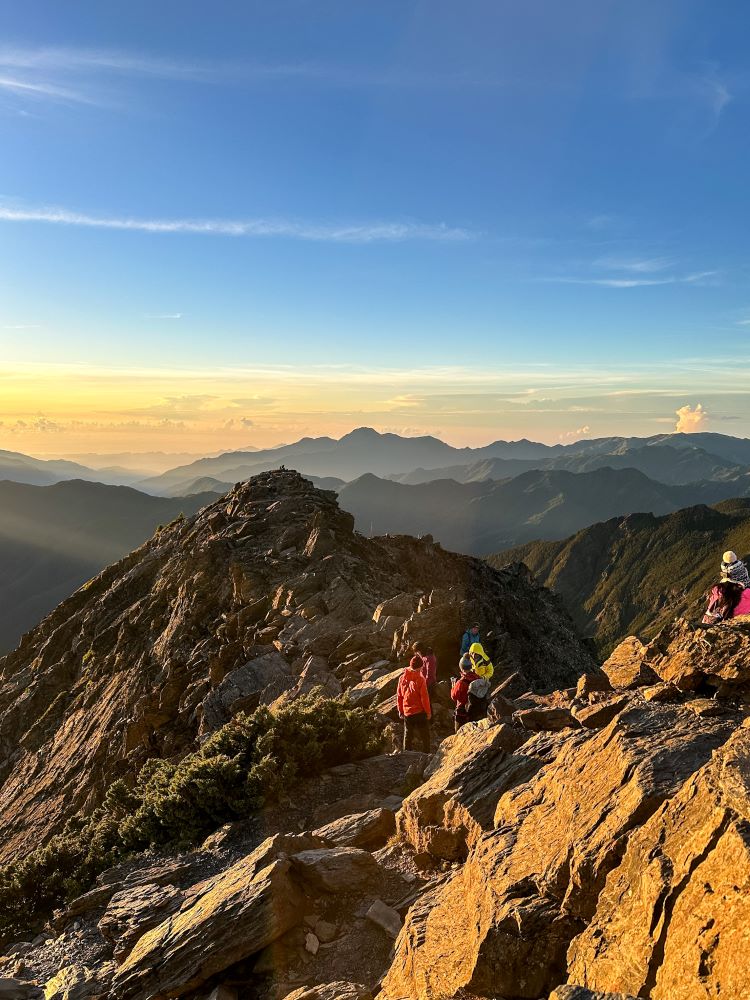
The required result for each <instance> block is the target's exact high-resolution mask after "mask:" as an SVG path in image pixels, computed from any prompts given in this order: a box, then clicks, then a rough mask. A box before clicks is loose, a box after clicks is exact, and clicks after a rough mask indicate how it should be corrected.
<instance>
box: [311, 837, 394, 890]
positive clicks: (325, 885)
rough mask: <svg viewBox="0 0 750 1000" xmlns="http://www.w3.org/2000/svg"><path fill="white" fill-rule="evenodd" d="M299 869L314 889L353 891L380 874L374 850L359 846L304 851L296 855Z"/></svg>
mask: <svg viewBox="0 0 750 1000" xmlns="http://www.w3.org/2000/svg"><path fill="white" fill-rule="evenodd" d="M292 864H293V865H294V869H295V872H296V873H297V874H298V875H299V876H300V878H301V879H302V880H303V881H304V882H305V883H306V884H307V885H309V886H310V887H311V888H312V889H314V890H316V891H322V892H352V891H353V890H355V889H360V888H361V887H362V885H363V884H365V883H367V882H368V881H370V880H371V879H373V878H374V877H375V876H376V875H377V874H378V870H379V869H378V863H377V861H376V860H375V858H373V856H372V854H369V853H368V852H367V851H361V850H359V849H358V848H356V847H334V848H331V849H330V850H329V849H325V848H324V849H318V850H310V851H301V852H300V853H299V854H296V855H295V856H294V858H293V859H292Z"/></svg>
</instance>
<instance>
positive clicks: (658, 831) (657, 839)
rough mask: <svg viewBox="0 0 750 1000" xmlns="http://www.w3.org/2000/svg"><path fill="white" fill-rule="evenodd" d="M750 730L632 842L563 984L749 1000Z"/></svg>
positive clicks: (691, 999)
mask: <svg viewBox="0 0 750 1000" xmlns="http://www.w3.org/2000/svg"><path fill="white" fill-rule="evenodd" d="M749 923H750V729H748V728H745V727H743V728H742V729H740V730H738V731H737V732H736V733H735V734H734V735H733V736H732V738H731V739H730V740H729V741H728V742H727V744H726V745H725V746H724V747H723V748H722V749H721V750H720V751H718V752H717V753H716V754H715V756H714V759H713V760H712V761H710V763H708V764H706V766H705V767H703V768H702V769H701V770H700V771H698V773H697V774H695V775H694V776H693V777H692V778H691V779H690V780H689V781H688V782H687V783H686V784H685V786H684V787H683V788H682V789H681V790H680V791H679V792H678V793H677V795H675V796H674V798H672V799H671V800H670V801H667V802H665V803H664V805H663V806H662V807H661V808H660V809H659V810H658V811H657V812H656V813H655V814H654V815H653V816H652V817H651V818H650V819H649V821H648V822H647V823H645V824H644V825H643V826H642V827H641V829H640V830H638V831H637V832H636V833H634V834H633V836H632V837H631V838H630V841H629V843H628V848H627V851H626V852H625V856H624V857H623V860H622V863H621V864H620V865H619V867H618V868H617V869H616V870H615V871H614V872H612V874H611V875H610V877H609V878H608V879H607V883H606V886H605V888H604V891H603V892H602V894H601V898H600V900H599V903H598V906H597V909H596V914H595V916H594V918H593V919H592V921H591V923H590V924H589V926H588V927H587V929H586V930H585V931H584V933H583V934H581V935H580V937H578V938H577V939H576V940H575V941H574V942H573V944H572V945H571V948H570V954H569V962H568V967H569V970H570V976H571V980H572V981H575V982H581V983H586V984H587V985H588V986H591V987H592V988H594V989H603V988H606V989H619V990H622V991H624V992H626V993H632V994H633V995H635V996H648V997H650V998H651V1000H695V998H697V997H712V996H719V995H721V996H727V997H737V998H740V997H745V996H750V968H749V967H748V963H747V927H748V924H749Z"/></svg>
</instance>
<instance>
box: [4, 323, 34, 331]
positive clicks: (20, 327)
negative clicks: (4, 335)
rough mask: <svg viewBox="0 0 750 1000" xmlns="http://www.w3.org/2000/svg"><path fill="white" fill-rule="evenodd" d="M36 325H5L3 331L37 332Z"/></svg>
mask: <svg viewBox="0 0 750 1000" xmlns="http://www.w3.org/2000/svg"><path fill="white" fill-rule="evenodd" d="M39 329H40V325H39V324H38V323H5V324H4V325H3V330H39Z"/></svg>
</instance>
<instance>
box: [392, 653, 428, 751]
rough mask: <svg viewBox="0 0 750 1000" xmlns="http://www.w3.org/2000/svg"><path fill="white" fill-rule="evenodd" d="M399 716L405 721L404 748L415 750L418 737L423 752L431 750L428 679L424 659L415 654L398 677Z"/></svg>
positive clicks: (397, 699)
mask: <svg viewBox="0 0 750 1000" xmlns="http://www.w3.org/2000/svg"><path fill="white" fill-rule="evenodd" d="M396 703H397V705H398V717H399V718H400V719H402V720H403V723H404V743H403V746H404V750H413V749H414V741H415V739H416V738H418V739H419V742H420V743H421V747H422V752H423V753H429V752H430V719H431V718H432V706H431V705H430V696H429V694H428V692H427V681H426V680H425V679H424V675H423V673H422V659H421V657H419V656H413V657H412V658H411V660H410V661H409V665H408V666H407V667H406V668H405V670H404V672H403V673H402V674H401V676H400V677H399V679H398V688H397V689H396Z"/></svg>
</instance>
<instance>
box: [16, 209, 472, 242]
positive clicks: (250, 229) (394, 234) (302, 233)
mask: <svg viewBox="0 0 750 1000" xmlns="http://www.w3.org/2000/svg"><path fill="white" fill-rule="evenodd" d="M0 221H4V222H44V223H51V224H54V225H65V226H82V227H85V228H92V229H117V230H126V231H132V232H141V233H193V234H200V235H218V236H248V237H279V238H287V239H296V240H311V241H316V242H327V243H399V242H403V241H405V240H438V241H454V242H455V241H461V240H468V239H471V238H472V237H473V236H474V234H473V233H471V232H470V231H469V230H467V229H461V228H456V227H451V226H446V225H444V224H442V223H439V224H426V223H420V222H369V223H314V222H304V221H297V220H289V219H236V220H233V219H137V218H130V217H122V216H98V215H88V214H86V213H82V212H73V211H70V210H68V209H65V208H46V207H45V208H30V207H15V206H12V205H8V204H0Z"/></svg>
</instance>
